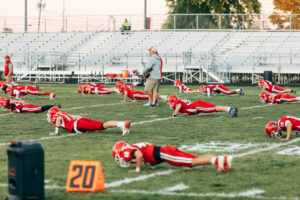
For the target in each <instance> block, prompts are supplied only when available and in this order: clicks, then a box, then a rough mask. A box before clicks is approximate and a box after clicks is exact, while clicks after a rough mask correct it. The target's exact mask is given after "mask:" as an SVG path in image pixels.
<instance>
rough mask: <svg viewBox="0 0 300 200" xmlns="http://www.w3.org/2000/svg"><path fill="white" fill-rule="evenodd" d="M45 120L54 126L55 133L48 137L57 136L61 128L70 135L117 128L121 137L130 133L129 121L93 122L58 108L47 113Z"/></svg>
mask: <svg viewBox="0 0 300 200" xmlns="http://www.w3.org/2000/svg"><path fill="white" fill-rule="evenodd" d="M47 118H48V121H49V123H52V124H54V125H55V132H54V133H49V135H57V134H58V133H59V129H60V128H63V129H65V130H67V131H68V132H70V133H84V132H91V131H96V130H100V131H101V130H105V129H108V128H115V127H119V128H120V129H121V130H122V132H123V133H122V135H123V136H124V135H127V134H129V132H130V121H129V120H126V121H122V122H121V121H107V122H101V121H95V120H92V119H89V118H85V117H81V116H78V115H70V114H68V113H66V112H62V111H61V110H60V108H59V107H53V108H51V109H50V110H49V111H48V114H47Z"/></svg>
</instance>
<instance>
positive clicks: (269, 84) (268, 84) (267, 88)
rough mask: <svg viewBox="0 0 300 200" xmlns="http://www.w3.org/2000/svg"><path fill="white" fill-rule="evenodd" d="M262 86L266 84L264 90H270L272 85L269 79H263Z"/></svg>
mask: <svg viewBox="0 0 300 200" xmlns="http://www.w3.org/2000/svg"><path fill="white" fill-rule="evenodd" d="M263 86H266V90H267V91H269V92H272V89H273V87H274V85H273V84H272V83H271V82H270V81H267V80H266V81H264V83H263Z"/></svg>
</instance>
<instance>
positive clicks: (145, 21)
mask: <svg viewBox="0 0 300 200" xmlns="http://www.w3.org/2000/svg"><path fill="white" fill-rule="evenodd" d="M144 29H145V30H146V29H147V0H144Z"/></svg>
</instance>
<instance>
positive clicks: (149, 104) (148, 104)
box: [144, 101, 152, 107]
mask: <svg viewBox="0 0 300 200" xmlns="http://www.w3.org/2000/svg"><path fill="white" fill-rule="evenodd" d="M144 106H146V107H150V106H152V104H151V103H150V101H149V102H148V103H146V104H144Z"/></svg>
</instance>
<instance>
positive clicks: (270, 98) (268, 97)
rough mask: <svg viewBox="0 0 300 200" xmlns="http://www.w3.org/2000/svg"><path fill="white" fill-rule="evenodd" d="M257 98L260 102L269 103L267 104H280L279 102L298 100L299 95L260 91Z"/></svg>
mask: <svg viewBox="0 0 300 200" xmlns="http://www.w3.org/2000/svg"><path fill="white" fill-rule="evenodd" d="M259 99H260V101H261V102H262V103H269V104H274V103H276V104H280V103H293V102H297V101H300V97H294V96H292V95H289V94H277V95H272V94H267V93H266V92H261V93H260V94H259Z"/></svg>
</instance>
